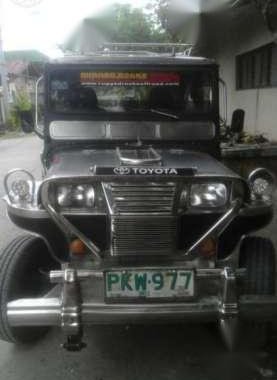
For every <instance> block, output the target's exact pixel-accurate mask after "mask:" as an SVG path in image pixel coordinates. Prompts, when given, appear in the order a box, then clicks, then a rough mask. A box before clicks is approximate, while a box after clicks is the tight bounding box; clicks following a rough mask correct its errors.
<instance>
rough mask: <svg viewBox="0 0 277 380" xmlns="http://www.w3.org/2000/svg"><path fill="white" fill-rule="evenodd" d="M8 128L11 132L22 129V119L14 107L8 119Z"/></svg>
mask: <svg viewBox="0 0 277 380" xmlns="http://www.w3.org/2000/svg"><path fill="white" fill-rule="evenodd" d="M7 127H8V129H9V130H10V131H16V130H19V128H20V118H19V114H18V110H17V109H16V108H15V107H14V106H13V107H12V108H11V110H10V112H9V115H8V118H7Z"/></svg>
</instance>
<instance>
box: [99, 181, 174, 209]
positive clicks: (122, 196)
mask: <svg viewBox="0 0 277 380" xmlns="http://www.w3.org/2000/svg"><path fill="white" fill-rule="evenodd" d="M104 188H105V191H106V194H107V200H108V202H109V205H110V210H111V213H112V214H141V213H147V214H149V213H165V214H171V213H172V210H173V206H174V200H175V194H176V184H174V183H141V184H137V183H136V184H130V183H129V184H119V183H110V184H107V185H105V186H104Z"/></svg>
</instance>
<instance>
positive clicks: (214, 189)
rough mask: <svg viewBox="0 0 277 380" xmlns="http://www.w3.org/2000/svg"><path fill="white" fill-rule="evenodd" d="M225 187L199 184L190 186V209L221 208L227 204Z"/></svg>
mask: <svg viewBox="0 0 277 380" xmlns="http://www.w3.org/2000/svg"><path fill="white" fill-rule="evenodd" d="M227 197H228V194H227V187H226V185H224V184H223V183H200V184H193V185H191V190H190V205H191V206H192V207H223V206H225V204H226V203H227Z"/></svg>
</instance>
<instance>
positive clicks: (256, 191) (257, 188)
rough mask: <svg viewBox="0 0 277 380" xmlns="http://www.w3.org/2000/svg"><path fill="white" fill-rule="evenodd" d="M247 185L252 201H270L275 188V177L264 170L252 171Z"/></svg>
mask: <svg viewBox="0 0 277 380" xmlns="http://www.w3.org/2000/svg"><path fill="white" fill-rule="evenodd" d="M248 183H249V186H250V189H251V192H252V198H254V199H262V200H270V199H271V197H272V195H273V192H274V190H275V187H276V180H275V176H274V175H273V174H272V173H271V172H270V171H268V170H267V169H264V168H259V169H256V170H253V171H252V172H251V173H250V175H249V177H248Z"/></svg>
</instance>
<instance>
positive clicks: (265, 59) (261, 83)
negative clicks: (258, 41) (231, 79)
mask: <svg viewBox="0 0 277 380" xmlns="http://www.w3.org/2000/svg"><path fill="white" fill-rule="evenodd" d="M236 68H237V70H236V76H237V90H245V89H251V88H264V87H275V86H277V45H276V44H274V43H272V44H268V45H265V46H263V47H261V48H258V49H255V50H252V51H249V52H247V53H244V54H241V55H238V56H237V58H236Z"/></svg>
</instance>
